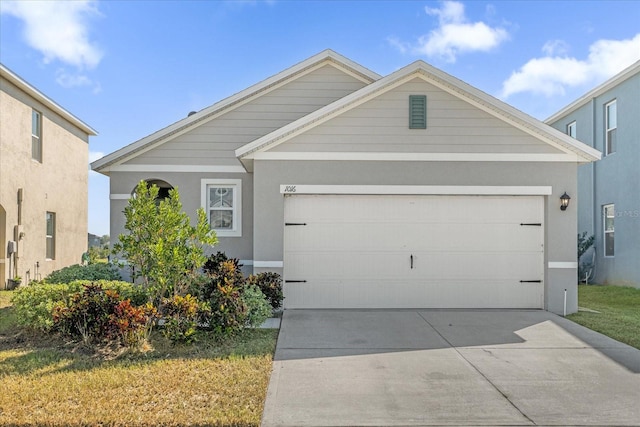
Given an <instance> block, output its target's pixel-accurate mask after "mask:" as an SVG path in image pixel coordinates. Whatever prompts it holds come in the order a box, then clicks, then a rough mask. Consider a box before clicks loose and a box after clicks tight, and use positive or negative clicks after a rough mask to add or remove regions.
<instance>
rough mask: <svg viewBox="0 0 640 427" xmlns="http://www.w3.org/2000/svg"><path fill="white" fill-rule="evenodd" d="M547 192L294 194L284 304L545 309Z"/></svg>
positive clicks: (288, 217) (289, 201) (288, 205)
mask: <svg viewBox="0 0 640 427" xmlns="http://www.w3.org/2000/svg"><path fill="white" fill-rule="evenodd" d="M543 206H544V200H543V198H542V197H540V196H378V195H358V196H355V195H295V196H293V195H292V196H286V197H285V236H284V250H285V253H284V279H285V284H284V293H285V300H284V305H285V308H543V304H544V302H543V299H544V285H543V278H544V246H543V245H544V227H543V219H544V211H543Z"/></svg>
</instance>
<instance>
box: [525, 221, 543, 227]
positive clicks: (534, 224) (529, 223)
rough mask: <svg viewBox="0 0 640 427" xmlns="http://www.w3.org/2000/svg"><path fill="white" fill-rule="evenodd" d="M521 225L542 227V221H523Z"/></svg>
mask: <svg viewBox="0 0 640 427" xmlns="http://www.w3.org/2000/svg"><path fill="white" fill-rule="evenodd" d="M520 225H530V226H533V227H542V223H540V222H521V223H520Z"/></svg>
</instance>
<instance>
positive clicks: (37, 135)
mask: <svg viewBox="0 0 640 427" xmlns="http://www.w3.org/2000/svg"><path fill="white" fill-rule="evenodd" d="M31 158H32V159H33V160H37V161H39V162H40V163H42V114H40V113H39V112H38V111H36V110H31Z"/></svg>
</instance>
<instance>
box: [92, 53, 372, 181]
mask: <svg viewBox="0 0 640 427" xmlns="http://www.w3.org/2000/svg"><path fill="white" fill-rule="evenodd" d="M327 64H328V65H331V66H333V67H335V68H338V69H340V70H341V71H342V72H344V73H346V74H348V75H350V76H352V77H354V78H355V79H357V80H359V81H362V82H363V83H365V84H370V83H371V82H373V81H375V80H377V79H379V78H380V76H379V75H378V74H376V73H374V72H372V71H370V70H368V69H366V68H364V67H362V66H361V65H359V64H357V63H355V62H353V61H351V60H349V59H347V58H345V57H344V56H342V55H340V54H338V53H336V52H334V51H332V50H325V51H323V52H320V53H319V54H317V55H314V56H312V57H311V58H308V59H306V60H305V61H302V62H300V63H298V64H296V65H294V66H292V67H290V68H288V69H286V70H284V71H282V72H280V73H278V74H276V75H274V76H272V77H269V78H267V79H266V80H263V81H262V82H259V83H257V84H255V85H253V86H251V87H249V88H247V89H245V90H243V91H241V92H238V93H236V94H235V95H232V96H230V97H228V98H226V99H223V100H222V101H220V102H217V103H215V104H213V105H211V106H209V107H207V108H204V109H203V110H201V111H198V112H196V113H195V114H192V115H189V116H188V117H186V118H184V119H182V120H179V121H177V122H175V123H173V124H172V125H170V126H168V127H166V128H164V129H161V130H159V131H157V132H155V133H153V134H151V135H149V136H147V137H145V138H142V139H140V140H138V141H136V142H134V143H132V144H130V145H128V146H126V147H123V148H121V149H120V150H117V151H115V152H113V153H111V154H109V155H107V156H105V157H103V158H102V159H99V160H97V161H95V162H93V163H92V164H91V167H92V169H94V170H96V171H98V172H102V173H105V174H108V172H109V168H110V167H111V166H113V165H118V164H122V163H124V162H127V161H130V160H131V159H132V158H134V157H136V156H138V155H140V154H142V153H145V152H147V151H149V150H151V149H153V148H155V147H157V146H159V145H161V144H164V143H166V142H168V141H170V140H172V139H175V138H176V137H179V136H180V135H183V134H185V133H186V132H189V131H191V130H193V129H194V128H196V127H198V126H201V125H203V124H204V123H207V122H209V121H211V120H214V119H215V118H217V117H220V116H221V115H223V114H226V113H229V112H230V111H233V110H235V109H237V108H238V107H240V106H242V105H245V104H247V103H248V102H251V101H252V100H255V99H257V98H259V97H261V96H263V95H264V94H267V93H270V92H271V91H273V90H275V89H277V88H279V87H282V86H284V85H286V84H288V83H290V82H292V81H295V80H296V79H298V78H299V77H300V76H304V75H306V74H308V73H310V72H313V71H314V70H316V69H319V68H321V67H324V66H326V65H327Z"/></svg>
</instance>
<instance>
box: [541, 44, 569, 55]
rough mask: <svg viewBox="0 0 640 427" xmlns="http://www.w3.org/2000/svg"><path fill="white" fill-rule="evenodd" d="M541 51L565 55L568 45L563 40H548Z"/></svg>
mask: <svg viewBox="0 0 640 427" xmlns="http://www.w3.org/2000/svg"><path fill="white" fill-rule="evenodd" d="M542 52H544V54H545V55H547V56H553V55H566V54H567V53H568V52H569V45H568V44H567V43H566V42H565V41H564V40H549V41H548V42H546V43H545V44H544V46H542Z"/></svg>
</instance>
